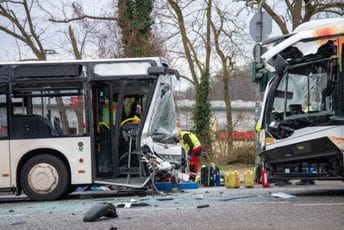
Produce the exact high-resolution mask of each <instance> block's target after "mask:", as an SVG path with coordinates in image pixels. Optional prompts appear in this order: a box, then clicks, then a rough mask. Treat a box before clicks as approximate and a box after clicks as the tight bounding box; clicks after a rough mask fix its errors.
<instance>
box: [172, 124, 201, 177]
mask: <svg viewBox="0 0 344 230" xmlns="http://www.w3.org/2000/svg"><path fill="white" fill-rule="evenodd" d="M178 140H179V141H180V144H181V145H182V147H183V148H184V150H185V153H186V159H187V160H188V162H189V167H190V180H195V179H196V175H197V172H198V165H199V156H200V155H201V153H202V145H201V142H200V141H199V140H198V138H197V137H196V135H195V134H193V133H192V132H189V131H182V130H178Z"/></svg>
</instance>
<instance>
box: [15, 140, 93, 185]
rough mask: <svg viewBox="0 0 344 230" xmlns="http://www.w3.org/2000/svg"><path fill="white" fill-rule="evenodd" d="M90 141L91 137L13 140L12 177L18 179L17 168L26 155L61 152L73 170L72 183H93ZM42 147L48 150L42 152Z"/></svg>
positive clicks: (71, 170)
mask: <svg viewBox="0 0 344 230" xmlns="http://www.w3.org/2000/svg"><path fill="white" fill-rule="evenodd" d="M90 143H91V142H90V137H55V138H42V139H27V140H26V139H21V140H11V141H10V150H11V179H12V181H16V180H15V178H16V171H17V170H16V169H17V167H18V164H19V162H20V159H21V158H22V157H23V156H24V155H26V154H29V153H37V152H40V153H48V154H49V153H51V154H56V152H59V153H61V154H62V155H63V156H64V158H66V159H67V165H68V167H69V168H70V172H71V184H90V183H92V166H91V165H92V164H91V144H90ZM42 149H48V150H47V151H44V152H42V151H41V150H42ZM49 150H52V151H49ZM54 151H55V152H54Z"/></svg>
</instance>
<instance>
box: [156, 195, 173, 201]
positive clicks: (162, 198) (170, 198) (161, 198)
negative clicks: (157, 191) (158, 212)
mask: <svg viewBox="0 0 344 230" xmlns="http://www.w3.org/2000/svg"><path fill="white" fill-rule="evenodd" d="M156 200H158V201H166V200H173V198H172V197H171V196H165V197H160V198H157V199H156Z"/></svg>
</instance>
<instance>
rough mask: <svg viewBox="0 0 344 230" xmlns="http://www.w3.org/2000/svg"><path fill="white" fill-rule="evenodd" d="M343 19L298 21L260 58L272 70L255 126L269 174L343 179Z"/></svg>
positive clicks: (292, 177) (302, 177) (281, 176)
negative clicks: (292, 30)
mask: <svg viewBox="0 0 344 230" xmlns="http://www.w3.org/2000/svg"><path fill="white" fill-rule="evenodd" d="M343 48H344V19H327V20H320V21H319V23H315V22H311V23H307V24H304V25H301V26H299V27H298V28H297V29H296V30H295V31H294V33H293V34H292V35H290V36H288V37H287V38H286V39H284V40H283V41H281V42H280V43H278V44H277V45H275V46H274V47H272V48H271V49H270V50H268V51H267V52H266V53H265V54H264V55H262V57H261V58H262V61H263V62H264V65H265V69H266V70H267V71H270V72H273V73H274V74H273V77H272V79H271V80H270V81H269V83H268V85H267V88H266V91H265V95H264V102H263V108H262V114H261V117H260V121H259V123H258V126H257V131H258V132H259V138H260V144H261V149H262V152H261V153H260V154H259V155H260V157H261V159H262V161H263V163H264V167H265V168H266V170H268V171H269V172H270V173H271V175H272V177H274V178H285V179H297V178H299V179H305V178H308V179H323V180H342V179H343V178H344V170H343V151H344V74H343V71H344V69H343V68H344V67H343V60H344V57H343Z"/></svg>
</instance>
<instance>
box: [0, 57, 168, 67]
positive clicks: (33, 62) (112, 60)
mask: <svg viewBox="0 0 344 230" xmlns="http://www.w3.org/2000/svg"><path fill="white" fill-rule="evenodd" d="M142 61H144V62H147V61H155V62H156V63H157V64H159V63H165V62H164V61H163V59H161V58H160V57H142V58H109V59H81V60H30V61H14V62H0V65H36V64H37V65H39V64H65V63H66V64H73V63H102V62H121V63H124V62H142Z"/></svg>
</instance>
